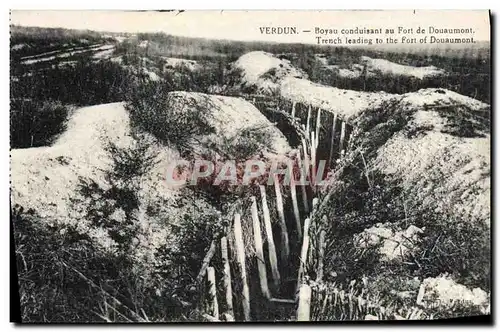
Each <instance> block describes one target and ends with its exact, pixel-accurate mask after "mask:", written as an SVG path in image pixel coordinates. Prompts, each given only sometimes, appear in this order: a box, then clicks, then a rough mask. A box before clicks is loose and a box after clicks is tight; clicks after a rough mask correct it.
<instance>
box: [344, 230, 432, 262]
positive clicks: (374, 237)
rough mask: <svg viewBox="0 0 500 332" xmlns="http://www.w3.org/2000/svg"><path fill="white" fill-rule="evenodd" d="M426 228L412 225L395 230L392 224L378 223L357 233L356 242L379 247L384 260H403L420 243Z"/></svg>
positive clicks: (361, 246)
mask: <svg viewBox="0 0 500 332" xmlns="http://www.w3.org/2000/svg"><path fill="white" fill-rule="evenodd" d="M424 230H425V229H421V228H419V227H416V226H414V225H410V226H409V227H408V228H407V229H406V230H398V231H395V230H393V229H392V225H391V224H382V223H378V224H376V225H375V226H373V227H370V228H367V229H365V230H364V231H363V232H361V233H360V234H357V235H355V236H354V243H356V244H357V245H358V246H359V247H360V248H374V247H378V251H379V253H380V255H381V259H382V260H387V261H392V260H403V259H404V258H405V257H406V256H407V255H408V252H409V251H411V250H412V249H413V248H415V246H416V245H417V244H418V240H419V234H421V233H423V231H424Z"/></svg>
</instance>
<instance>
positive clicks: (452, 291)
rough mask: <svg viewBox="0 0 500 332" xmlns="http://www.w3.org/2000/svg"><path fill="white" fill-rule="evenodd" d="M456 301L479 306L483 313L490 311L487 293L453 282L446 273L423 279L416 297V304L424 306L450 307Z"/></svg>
mask: <svg viewBox="0 0 500 332" xmlns="http://www.w3.org/2000/svg"><path fill="white" fill-rule="evenodd" d="M457 303H459V304H465V305H474V306H476V307H479V309H480V310H481V312H482V313H483V314H489V312H490V298H489V295H488V294H487V293H486V292H485V291H484V290H482V289H481V288H477V287H476V288H474V289H470V288H468V287H466V286H464V285H461V284H459V283H457V282H455V281H454V280H453V279H452V278H451V277H450V276H449V275H447V274H444V275H441V276H439V277H436V278H427V279H424V280H423V282H422V284H421V286H420V290H419V294H418V298H417V304H418V305H421V306H423V307H425V308H432V307H436V306H437V307H441V306H443V307H452V306H453V305H456V304H457Z"/></svg>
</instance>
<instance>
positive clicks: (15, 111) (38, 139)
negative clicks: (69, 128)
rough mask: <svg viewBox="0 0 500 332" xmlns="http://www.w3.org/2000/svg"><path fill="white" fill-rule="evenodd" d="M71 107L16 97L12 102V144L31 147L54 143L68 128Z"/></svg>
mask: <svg viewBox="0 0 500 332" xmlns="http://www.w3.org/2000/svg"><path fill="white" fill-rule="evenodd" d="M68 112H69V107H67V106H64V105H62V104H61V103H59V102H39V101H35V100H31V99H15V100H12V101H11V104H10V146H11V148H15V149H17V148H30V147H37V146H46V145H50V144H51V143H53V141H54V139H55V138H56V137H57V135H59V134H61V133H62V132H63V131H64V130H65V129H66V120H67V117H68Z"/></svg>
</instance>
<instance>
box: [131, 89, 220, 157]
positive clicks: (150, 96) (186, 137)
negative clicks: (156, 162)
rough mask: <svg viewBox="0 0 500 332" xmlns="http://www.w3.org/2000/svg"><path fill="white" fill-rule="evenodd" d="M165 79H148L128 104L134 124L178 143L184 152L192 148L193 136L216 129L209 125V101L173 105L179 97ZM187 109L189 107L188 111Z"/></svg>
mask: <svg viewBox="0 0 500 332" xmlns="http://www.w3.org/2000/svg"><path fill="white" fill-rule="evenodd" d="M169 90H170V88H169V85H168V84H167V83H165V82H146V83H145V84H143V85H141V87H139V88H138V89H137V91H135V92H134V93H132V94H131V96H130V98H129V102H128V103H127V106H126V107H127V110H128V111H129V112H130V121H131V124H132V126H133V127H135V128H140V129H141V130H143V131H145V132H148V133H151V134H153V135H154V136H155V137H156V138H158V139H159V140H160V141H161V142H163V143H164V144H167V145H172V146H175V147H176V148H178V149H179V151H181V153H183V152H187V151H189V150H190V147H191V144H192V143H193V139H195V138H196V136H199V135H208V134H211V133H214V132H215V129H214V128H213V127H212V126H210V125H209V123H208V119H209V117H210V111H209V109H210V101H209V99H208V97H206V100H205V102H198V101H196V100H190V99H187V98H186V99H185V106H184V107H179V108H177V109H174V108H172V107H171V104H172V101H173V99H174V98H176V96H172V95H169V94H168V91H169ZM185 108H189V111H186V110H185Z"/></svg>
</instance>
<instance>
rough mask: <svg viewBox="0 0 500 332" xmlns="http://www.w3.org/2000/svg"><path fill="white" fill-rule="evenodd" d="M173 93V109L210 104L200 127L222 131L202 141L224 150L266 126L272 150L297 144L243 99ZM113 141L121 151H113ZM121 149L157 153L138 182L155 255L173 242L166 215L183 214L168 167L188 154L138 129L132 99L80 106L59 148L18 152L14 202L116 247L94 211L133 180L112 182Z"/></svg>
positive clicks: (141, 215) (144, 247) (141, 218)
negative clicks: (247, 131)
mask: <svg viewBox="0 0 500 332" xmlns="http://www.w3.org/2000/svg"><path fill="white" fill-rule="evenodd" d="M169 97H170V98H168V100H169V101H170V102H169V104H168V105H167V106H168V107H171V108H175V109H178V110H179V112H194V111H197V110H198V109H199V108H200V107H202V108H203V112H210V113H211V116H210V117H209V119H210V123H201V124H199V125H200V126H208V125H210V126H213V127H214V128H215V133H213V134H211V135H208V136H206V137H200V138H199V139H200V140H201V141H203V142H205V143H207V144H209V145H211V146H216V147H217V146H219V147H223V146H224V144H227V141H228V140H230V139H234V138H235V135H237V134H238V133H240V132H241V131H242V130H245V129H253V128H257V127H258V128H260V129H261V130H266V132H267V136H266V137H268V138H269V139H270V141H269V142H268V143H269V144H268V146H269V147H270V149H269V150H268V151H267V153H269V154H284V153H286V152H287V151H288V150H289V149H290V147H289V146H288V143H287V141H286V138H285V137H284V136H283V134H282V133H281V132H280V131H279V130H278V129H277V128H276V127H275V126H274V125H273V124H272V123H270V122H269V121H268V120H267V119H266V118H265V117H264V116H263V115H262V114H261V113H260V112H259V111H258V110H257V109H256V108H255V107H254V106H253V105H252V104H250V103H248V102H246V101H245V100H243V99H240V98H230V97H222V96H213V95H205V94H199V93H188V92H172V93H169ZM110 146H112V147H113V149H111V150H110ZM140 149H143V150H140ZM193 149H194V147H193ZM117 150H119V151H124V152H125V155H126V154H128V155H133V153H135V152H137V151H142V153H143V154H144V155H147V156H148V157H151V158H152V163H151V166H152V167H150V168H147V170H146V172H145V173H144V174H140V176H139V178H137V179H135V180H134V181H136V185H137V188H138V191H137V197H138V200H139V207H138V211H137V218H136V219H137V223H138V224H140V227H141V228H142V229H141V233H142V236H141V237H140V238H141V239H142V240H141V241H142V243H139V246H138V248H139V249H138V252H137V254H138V255H139V256H143V255H151V254H152V253H154V251H155V250H156V249H157V248H159V247H161V246H162V245H164V244H165V243H166V242H167V241H169V240H170V239H169V237H168V233H169V231H168V227H166V226H165V221H164V220H162V219H161V218H159V217H158V216H161V215H170V216H173V217H175V215H176V213H177V212H176V211H177V209H176V207H175V203H176V201H177V200H178V199H179V195H181V193H180V191H179V190H180V189H179V188H177V187H171V186H169V185H168V184H167V182H166V181H165V172H166V170H167V167H168V165H169V164H170V163H171V162H172V161H175V160H178V159H180V156H179V152H178V151H177V150H176V149H175V148H173V147H168V146H165V145H164V144H162V143H160V142H159V141H158V140H156V139H155V138H154V137H153V136H152V135H150V134H147V133H144V132H141V133H137V131H136V130H132V128H131V124H130V119H129V114H128V112H127V110H126V109H125V105H124V103H113V104H104V105H97V106H92V107H84V108H81V109H77V110H76V111H75V112H74V113H73V115H72V116H71V117H70V119H69V121H68V124H67V130H66V131H65V132H64V133H63V134H62V135H61V136H60V137H59V138H58V139H57V140H56V142H55V143H54V144H53V145H52V146H49V147H38V148H30V149H14V150H12V151H11V170H12V171H11V179H12V189H11V197H12V204H13V206H15V205H19V206H21V207H22V208H23V209H24V210H25V211H27V210H30V209H31V210H33V211H34V212H35V213H36V214H37V215H38V216H39V217H41V218H40V219H41V220H43V221H44V222H47V223H48V224H68V225H72V226H75V227H76V229H77V230H78V231H79V232H83V233H85V234H89V235H90V236H91V237H92V238H94V239H95V240H96V241H97V243H99V244H100V245H101V246H103V247H104V248H106V249H109V250H113V248H114V246H115V243H113V241H112V239H111V238H110V237H109V235H108V233H107V231H106V230H105V229H104V228H102V227H99V226H98V225H96V224H95V223H94V222H93V221H92V220H91V219H92V218H90V217H89V215H88V211H87V210H88V209H87V208H89V207H91V208H92V209H99V206H101V205H100V204H101V203H102V204H105V203H106V202H104V201H106V199H104V198H103V199H101V198H100V196H99V193H101V194H102V192H106V190H108V189H110V188H111V187H113V186H114V187H122V186H125V185H126V184H125V183H124V182H123V181H121V180H120V181H118V182H116V181H111V180H110V179H109V174H110V173H112V172H114V171H116V166H117V164H116V161H117V159H116V158H117V155H116V151H117ZM263 151H265V149H264V150H263ZM122 155H123V154H122ZM122 162H123V160H122ZM82 180H84V181H85V183H87V184H89V183H91V184H95V185H92V186H90V187H88V186H86V187H85V186H84V187H85V188H86V189H89V188H94V189H95V188H100V189H99V190H98V191H96V193H94V194H92V195H90V196H89V195H83V194H82V185H85V183H82ZM82 195H83V196H82ZM98 196H99V197H98ZM93 200H95V201H93ZM101 207H102V206H101ZM151 207H154V209H156V210H158V209H159V210H158V211H156V213H155V214H154V215H155V216H151V215H150V214H149V213H148V212H147V211H148V210H149V209H150V208H151ZM102 208H103V210H105V208H104V207H102ZM124 215H125V214H124V211H123V210H121V209H119V208H117V209H116V210H115V211H114V212H113V214H112V215H111V216H109V218H111V219H113V220H115V219H116V221H117V222H120V220H123V219H124V218H125V216H124ZM174 219H175V218H174Z"/></svg>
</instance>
